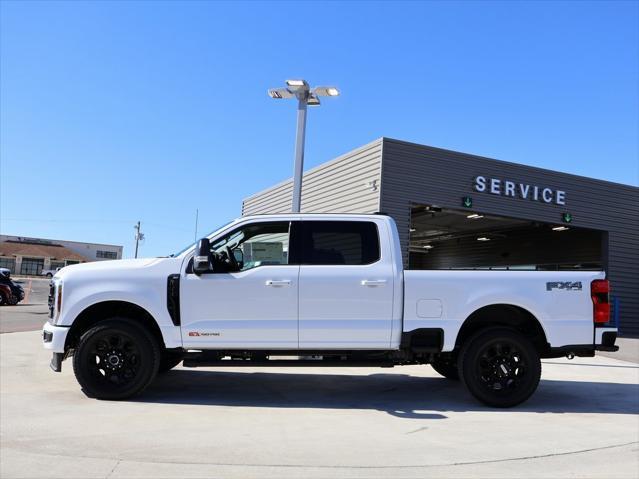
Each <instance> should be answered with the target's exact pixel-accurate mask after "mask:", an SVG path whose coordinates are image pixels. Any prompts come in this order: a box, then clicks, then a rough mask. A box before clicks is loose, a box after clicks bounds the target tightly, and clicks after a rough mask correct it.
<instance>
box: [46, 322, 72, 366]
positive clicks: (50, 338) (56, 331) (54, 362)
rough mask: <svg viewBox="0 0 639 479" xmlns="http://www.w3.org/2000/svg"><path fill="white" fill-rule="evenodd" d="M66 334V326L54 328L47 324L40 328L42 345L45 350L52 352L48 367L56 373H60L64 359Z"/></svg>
mask: <svg viewBox="0 0 639 479" xmlns="http://www.w3.org/2000/svg"><path fill="white" fill-rule="evenodd" d="M68 333H69V327H68V326H54V325H52V324H50V323H48V322H47V323H44V327H43V328H42V344H43V346H44V348H45V349H49V350H50V351H52V352H53V355H52V357H51V364H50V366H51V369H53V370H54V371H55V372H58V373H59V372H60V371H62V361H64V358H65V351H64V345H65V343H66V340H67V334H68Z"/></svg>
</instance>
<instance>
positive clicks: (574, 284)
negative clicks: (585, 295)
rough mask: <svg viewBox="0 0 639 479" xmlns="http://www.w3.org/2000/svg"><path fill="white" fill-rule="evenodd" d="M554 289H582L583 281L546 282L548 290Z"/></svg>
mask: <svg viewBox="0 0 639 479" xmlns="http://www.w3.org/2000/svg"><path fill="white" fill-rule="evenodd" d="M554 289H560V290H564V291H581V281H550V282H548V283H546V291H552V290H554Z"/></svg>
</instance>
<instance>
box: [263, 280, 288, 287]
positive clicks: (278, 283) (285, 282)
mask: <svg viewBox="0 0 639 479" xmlns="http://www.w3.org/2000/svg"><path fill="white" fill-rule="evenodd" d="M290 284H291V280H290V279H281V280H275V279H268V280H266V286H274V287H277V286H289V285H290Z"/></svg>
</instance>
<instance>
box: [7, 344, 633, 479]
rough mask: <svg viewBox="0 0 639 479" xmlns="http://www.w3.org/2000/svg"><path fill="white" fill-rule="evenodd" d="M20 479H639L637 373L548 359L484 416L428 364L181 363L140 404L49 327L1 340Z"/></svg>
mask: <svg viewBox="0 0 639 479" xmlns="http://www.w3.org/2000/svg"><path fill="white" fill-rule="evenodd" d="M0 346H1V348H0V349H1V360H0V368H1V370H0V373H1V374H0V386H1V387H0V390H1V393H0V419H1V422H0V424H1V426H2V427H1V429H2V431H1V432H2V434H1V436H0V440H1V448H2V454H1V457H0V475H1V476H2V477H3V478H9V477H105V478H106V477H109V478H117V477H241V478H246V477H277V478H288V477H290V478H299V477H301V476H303V477H305V478H324V477H349V478H350V477H353V478H355V477H357V478H359V477H366V478H368V477H380V478H382V477H383V478H386V477H426V476H436V477H442V476H444V477H468V476H472V477H504V478H506V477H508V478H511V477H531V476H532V477H573V476H576V477H601V478H610V477H628V478H634V477H637V475H638V473H639V446H638V441H639V366H638V365H637V364H633V363H629V362H623V361H618V360H614V359H610V358H603V357H597V358H583V359H575V360H573V361H567V360H564V359H554V360H548V361H545V362H544V365H543V367H544V372H543V380H542V382H541V384H540V387H539V390H538V392H537V393H536V394H535V395H534V396H533V397H532V398H531V399H530V400H529V401H528V402H527V403H525V404H524V405H522V406H520V407H518V408H515V409H508V410H496V409H490V408H486V407H483V406H481V405H479V404H478V403H476V402H475V401H474V400H473V399H472V398H471V397H469V395H468V394H467V393H466V391H465V390H464V388H463V387H462V386H461V385H460V384H459V383H458V382H455V381H450V380H446V379H443V378H441V377H439V376H438V375H437V374H436V373H435V372H434V371H433V370H432V369H431V368H430V367H429V366H409V367H397V368H394V369H373V368H331V369H322V368H304V369H300V368H282V369H259V368H235V369H233V368H228V369H213V368H200V369H185V368H181V367H179V368H177V369H175V370H173V371H171V372H169V373H168V374H166V375H164V376H161V377H160V378H159V379H158V380H156V382H155V383H154V384H152V385H151V387H150V388H149V389H148V390H147V392H146V393H145V394H144V395H143V396H142V397H140V398H138V399H135V400H131V401H126V402H107V401H97V400H93V399H89V398H87V397H85V396H84V395H83V394H82V392H81V391H80V389H79V387H78V385H77V383H76V382H75V379H74V377H73V371H72V367H71V363H70V362H69V361H66V362H64V364H63V371H62V373H60V374H56V373H54V372H52V371H51V370H49V368H48V362H49V359H50V356H49V354H47V352H45V351H44V350H43V349H42V348H41V346H40V333H39V332H26V333H8V334H3V335H1V336H0Z"/></svg>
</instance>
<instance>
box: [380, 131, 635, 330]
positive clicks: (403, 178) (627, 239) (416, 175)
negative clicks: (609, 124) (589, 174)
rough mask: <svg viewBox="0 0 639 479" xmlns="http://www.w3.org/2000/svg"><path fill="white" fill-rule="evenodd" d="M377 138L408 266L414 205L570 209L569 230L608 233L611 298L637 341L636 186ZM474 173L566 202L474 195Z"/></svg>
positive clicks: (539, 211) (542, 213) (531, 215)
mask: <svg viewBox="0 0 639 479" xmlns="http://www.w3.org/2000/svg"><path fill="white" fill-rule="evenodd" d="M382 141H383V160H382V181H381V183H382V185H381V201H380V209H381V210H382V211H384V212H386V213H388V214H390V215H391V216H392V217H393V218H394V219H395V221H396V222H397V226H398V228H399V234H400V240H401V244H402V248H403V254H404V263H405V264H407V262H408V235H409V227H410V225H409V222H410V204H411V202H414V203H421V204H430V205H437V206H441V207H445V208H455V209H462V208H461V201H462V200H461V199H462V197H463V196H471V197H472V198H473V208H472V210H473V211H477V212H481V213H490V214H495V215H501V216H507V217H513V218H522V219H528V220H531V221H542V222H548V223H561V213H562V212H564V211H569V212H570V213H572V214H573V217H574V219H573V224H574V226H577V227H583V228H592V229H599V230H605V231H608V232H609V237H608V242H609V252H608V277H609V278H610V281H611V283H612V294H613V295H614V296H617V297H619V299H620V301H621V304H620V311H621V315H620V318H621V331H622V333H623V334H624V335H632V336H639V253H638V251H639V189H638V188H635V187H632V186H627V185H621V184H617V183H610V182H606V181H600V180H595V179H591V178H585V177H579V176H574V175H569V174H565V173H559V172H555V171H550V170H544V169H540V168H533V167H529V166H524V165H518V164H515V163H507V162H503V161H497V160H493V159H489V158H484V157H480V156H475V155H469V154H465V153H458V152H454V151H449V150H442V149H439V148H432V147H427V146H422V145H416V144H413V143H407V142H402V141H398V140H392V139H388V138H384V139H382ZM477 175H483V176H486V177H493V178H500V179H502V180H511V181H515V182H522V183H527V184H532V185H539V186H543V187H549V188H553V189H554V190H556V189H560V190H563V191H565V192H566V205H565V206H559V205H553V204H550V205H549V204H546V203H542V202H538V201H532V200H524V199H519V198H510V197H503V196H497V195H492V194H490V193H479V192H476V191H474V189H473V179H474V178H475V177H476V176H477Z"/></svg>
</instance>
